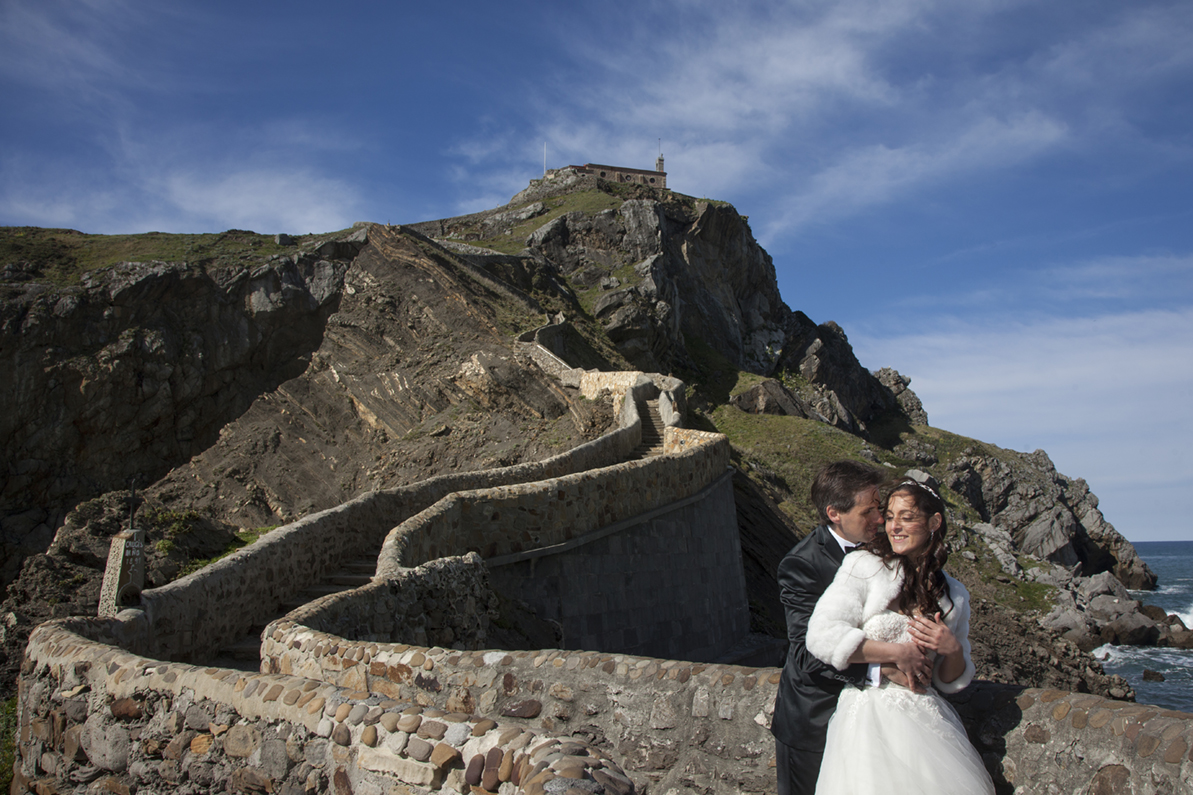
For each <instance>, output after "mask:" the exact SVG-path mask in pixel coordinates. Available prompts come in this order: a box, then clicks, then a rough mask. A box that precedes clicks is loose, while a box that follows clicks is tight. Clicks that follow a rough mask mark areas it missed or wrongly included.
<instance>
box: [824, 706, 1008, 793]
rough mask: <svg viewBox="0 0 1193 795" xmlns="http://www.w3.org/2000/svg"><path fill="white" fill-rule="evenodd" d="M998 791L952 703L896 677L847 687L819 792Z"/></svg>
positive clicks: (834, 719) (829, 742) (828, 742)
mask: <svg viewBox="0 0 1193 795" xmlns="http://www.w3.org/2000/svg"><path fill="white" fill-rule="evenodd" d="M878 793H881V795H904V793H906V795H993V793H994V784H993V782H992V781H991V780H990V774H989V773H987V772H986V767H985V766H984V765H983V764H982V759H981V757H979V756H978V752H977V751H976V750H975V749H974V747H973V745H972V744H970V742H969V738H968V737H967V736H966V734H965V727H963V726H962V725H961V719H960V718H959V717H958V716H957V712H956V710H954V709H953V707H952V705H951V704H949V703H948V702H947V701H945V700H944V699H943V698H942V697H941V696H940V694H939V693H937V692H936V691H935V690H933V689H931V688H929V690H928V692H926V693H913V692H911V691H910V690H908V689H907V688H904V687H900V686H899V685H895V684H892V683H889V682H884V683H883V685H882V686H881V687H867V688H865V689H864V690H858V689H857V688H854V687H846V688H845V689H844V690H843V691H842V692H841V699H840V701H838V703H837V711H836V712H835V713H834V714H833V717H832V720H831V721H830V722H829V725H828V738H827V740H826V742H825V748H824V761H823V763H822V764H821V766H820V778H819V779H818V780H817V783H816V795H876V794H878Z"/></svg>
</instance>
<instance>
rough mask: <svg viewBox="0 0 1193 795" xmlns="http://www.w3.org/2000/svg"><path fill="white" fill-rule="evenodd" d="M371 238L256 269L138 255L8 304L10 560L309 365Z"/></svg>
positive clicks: (2, 318)
mask: <svg viewBox="0 0 1193 795" xmlns="http://www.w3.org/2000/svg"><path fill="white" fill-rule="evenodd" d="M360 245H362V243H361V242H360V241H342V242H338V243H335V245H332V246H330V247H328V246H326V245H325V246H324V247H322V248H325V249H326V252H322V251H321V252H311V253H306V254H302V255H296V256H294V257H291V258H275V259H274V260H273V261H271V262H269V263H267V264H263V265H260V266H258V267H256V268H253V269H247V268H244V269H230V268H222V269H212V270H210V271H209V270H207V269H205V268H204V267H201V266H195V265H187V264H180V263H164V262H151V263H125V264H122V265H120V266H118V267H115V268H110V269H107V270H103V271H95V272H91V273H88V274H85V275H84V277H83V279H82V283H81V285H80V286H77V287H68V288H61V289H55V288H49V287H47V286H45V285H28V286H27V287H25V288H24V289H23V290H21V291H20V292H18V293H17V294H15V296H14V297H11V298H9V300H6V301H4V302H3V303H0V367H2V368H3V369H4V371H5V372H6V373H8V374H10V377H9V378H6V379H3V382H2V383H0V403H2V404H3V405H4V406H5V407H6V409H5V411H4V412H3V414H2V415H0V449H3V451H4V453H3V455H4V459H3V462H2V463H0V466H2V468H3V471H4V472H5V474H6V478H5V485H4V489H3V492H0V515H3V516H4V519H3V530H4V538H3V540H2V542H0V543H3V545H4V549H3V550H2V552H3V555H4V557H5V559H6V560H7V561H9V562H10V565H9V569H11V561H13V560H19V559H20V558H21V557H23V555H24V554H28V553H29V552H30V551H37V548H38V547H39V546H40V547H41V548H43V549H44V544H43V543H42V542H47V543H48V540H49V539H48V537H47V536H50V537H52V534H53V529H54V528H56V527H58V526H59V525H60V524H61V521H62V518H63V516H64V514H65V512H66V511H67V510H69V509H70V507H72V506H73V505H75V504H76V503H77V502H78V501H79V500H80V499H85V498H87V497H90V496H93V495H95V494H99V493H102V492H104V491H106V490H109V489H113V488H119V487H122V486H127V484H128V482H129V480H130V479H131V478H132V477H133V476H138V477H139V479H140V482H141V483H142V484H145V483H148V482H150V481H152V480H154V479H156V478H157V477H160V476H161V475H163V474H164V473H165V472H166V471H168V470H169V469H170V467H172V466H174V465H176V464H178V463H181V462H183V461H185V460H187V459H188V458H189V457H190V456H192V455H194V454H195V453H197V452H199V451H200V450H202V449H204V448H206V447H208V446H210V445H211V444H212V443H213V442H214V441H215V439H216V438H217V437H218V434H219V431H220V429H221V428H222V427H223V426H224V425H225V424H226V423H227V422H228V421H229V420H231V419H233V418H234V417H236V416H237V415H239V414H241V413H243V412H244V411H245V409H247V408H248V407H249V405H250V404H251V403H252V401H253V400H254V399H255V398H256V397H257V395H259V394H261V393H262V392H264V391H266V390H268V389H272V388H273V387H275V386H277V384H279V383H281V382H282V381H284V380H286V379H287V378H292V377H293V376H295V375H298V374H299V373H301V372H302V371H303V370H304V369H305V368H306V366H307V361H308V357H309V356H310V354H311V352H312V351H314V350H315V349H316V348H318V346H319V342H320V340H321V339H322V335H323V326H324V323H325V321H326V318H327V316H328V315H329V314H331V312H333V311H334V310H335V308H336V306H337V305H338V301H339V297H340V289H341V286H342V282H343V278H344V273H345V272H346V271H347V269H348V260H347V259H342V258H339V257H346V256H347V257H350V256H351V255H354V253H355V252H356V251H357V250H358V249H359V247H360ZM329 257H330V258H329ZM10 295H13V294H12V293H11V292H10ZM2 574H3V575H4V581H5V582H7V581H8V579H10V578H11V576H12V575H13V574H15V572H14V571H9V570H8V569H5V570H4V571H3V572H2Z"/></svg>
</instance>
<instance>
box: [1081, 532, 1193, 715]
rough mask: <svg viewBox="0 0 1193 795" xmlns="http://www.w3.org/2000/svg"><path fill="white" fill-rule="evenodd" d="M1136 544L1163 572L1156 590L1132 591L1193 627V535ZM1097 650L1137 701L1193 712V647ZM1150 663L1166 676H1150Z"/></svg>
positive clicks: (1151, 564) (1104, 665)
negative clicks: (1158, 679)
mask: <svg viewBox="0 0 1193 795" xmlns="http://www.w3.org/2000/svg"><path fill="white" fill-rule="evenodd" d="M1132 546H1134V547H1135V551H1136V552H1137V553H1138V554H1139V557H1141V558H1143V562H1144V563H1146V564H1147V565H1148V567H1149V568H1150V569H1151V570H1152V571H1154V572H1155V573H1156V576H1157V577H1159V581H1158V582H1157V583H1156V590H1154V591H1131V596H1132V598H1134V599H1138V600H1140V601H1141V602H1143V603H1144V604H1152V605H1156V606H1157V607H1159V608H1162V609H1163V610H1165V611H1166V612H1167V613H1169V614H1170V615H1171V614H1173V613H1175V614H1176V615H1178V616H1180V617H1181V620H1182V621H1184V622H1185V626H1187V627H1189V628H1190V629H1193V541H1134V542H1132ZM1093 654H1094V656H1095V657H1097V658H1098V659H1099V660H1102V668H1103V669H1104V670H1105V671H1106V673H1108V674H1118V675H1119V676H1121V677H1123V678H1124V679H1126V680H1127V681H1128V682H1130V683H1131V687H1133V688H1135V700H1136V701H1137V702H1138V703H1140V704H1152V705H1155V706H1157V707H1164V708H1165V709H1176V710H1180V711H1181V712H1193V650H1187V651H1183V650H1180V649H1166V648H1156V647H1145V646H1110V645H1106V646H1099V647H1098V648H1096V649H1094V651H1093ZM1103 657H1105V659H1103ZM1145 669H1147V670H1151V671H1155V672H1157V673H1159V674H1160V675H1161V676H1163V677H1164V681H1163V682H1145V681H1144V679H1143V672H1144V670H1145Z"/></svg>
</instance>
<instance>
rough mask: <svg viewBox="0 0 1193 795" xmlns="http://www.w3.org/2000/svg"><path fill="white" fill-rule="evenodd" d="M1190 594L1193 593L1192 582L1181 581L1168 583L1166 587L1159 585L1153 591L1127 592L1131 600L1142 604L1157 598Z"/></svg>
mask: <svg viewBox="0 0 1193 795" xmlns="http://www.w3.org/2000/svg"><path fill="white" fill-rule="evenodd" d="M1190 592H1193V580H1183V581H1180V582H1175V583H1169V584H1168V585H1161V586H1160V587H1159V588H1157V589H1156V590H1154V591H1128V593H1130V594H1131V598H1132V599H1139V600H1140V601H1143V602H1146V601H1148V600H1149V599H1152V598H1155V597H1157V596H1172V595H1173V594H1186V593H1190Z"/></svg>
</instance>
